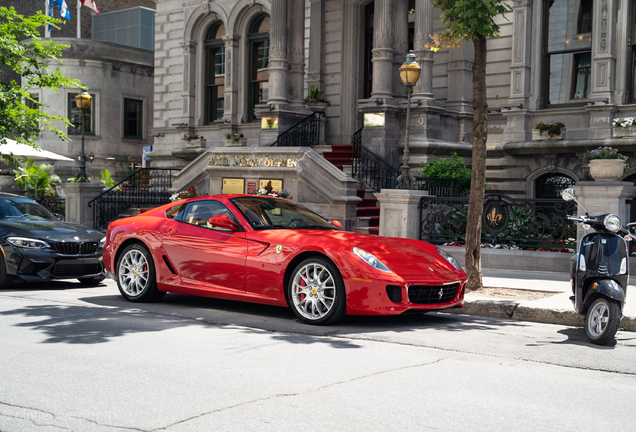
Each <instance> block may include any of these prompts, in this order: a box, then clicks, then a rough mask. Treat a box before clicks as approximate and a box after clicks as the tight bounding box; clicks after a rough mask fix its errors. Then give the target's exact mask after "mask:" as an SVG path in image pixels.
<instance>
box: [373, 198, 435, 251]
mask: <svg viewBox="0 0 636 432" xmlns="http://www.w3.org/2000/svg"><path fill="white" fill-rule="evenodd" d="M375 196H376V198H377V199H378V201H380V235H381V236H384V237H399V238H408V239H416V240H417V239H419V238H420V199H421V198H422V197H423V196H428V193H427V192H426V191H417V190H405V189H382V190H381V191H380V193H376V194H375Z"/></svg>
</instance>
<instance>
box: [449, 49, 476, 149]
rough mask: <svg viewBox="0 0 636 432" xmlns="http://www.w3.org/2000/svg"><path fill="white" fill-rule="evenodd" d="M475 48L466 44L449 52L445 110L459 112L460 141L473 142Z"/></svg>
mask: <svg viewBox="0 0 636 432" xmlns="http://www.w3.org/2000/svg"><path fill="white" fill-rule="evenodd" d="M474 59H475V47H474V45H473V44H472V43H464V44H463V45H462V46H461V47H459V48H453V49H451V50H449V52H448V98H447V100H446V106H445V108H447V109H449V110H452V111H455V112H457V113H458V114H459V115H458V117H459V119H458V123H457V131H458V134H457V135H458V141H460V142H472V136H473V61H474Z"/></svg>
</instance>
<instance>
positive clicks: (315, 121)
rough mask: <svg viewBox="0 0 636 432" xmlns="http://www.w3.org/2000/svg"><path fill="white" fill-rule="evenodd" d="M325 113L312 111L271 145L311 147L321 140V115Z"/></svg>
mask: <svg viewBox="0 0 636 432" xmlns="http://www.w3.org/2000/svg"><path fill="white" fill-rule="evenodd" d="M324 115H325V113H312V114H311V115H308V116H307V117H305V118H304V119H302V120H301V121H299V122H298V123H296V124H295V125H293V126H292V127H290V128H289V129H287V130H286V131H285V132H282V133H281V134H280V135H278V139H277V140H276V141H275V142H274V143H273V144H272V145H271V147H309V146H312V145H317V144H318V143H319V142H320V117H321V116H324Z"/></svg>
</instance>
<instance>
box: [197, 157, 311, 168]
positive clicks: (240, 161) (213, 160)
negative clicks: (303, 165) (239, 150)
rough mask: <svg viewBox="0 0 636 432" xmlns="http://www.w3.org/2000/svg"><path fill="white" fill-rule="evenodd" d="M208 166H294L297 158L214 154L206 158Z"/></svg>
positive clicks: (296, 164)
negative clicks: (221, 155)
mask: <svg viewBox="0 0 636 432" xmlns="http://www.w3.org/2000/svg"><path fill="white" fill-rule="evenodd" d="M208 165H209V166H228V167H267V168H296V167H298V159H285V158H272V157H269V156H265V157H264V158H246V157H245V156H231V157H219V156H214V157H210V158H209V159H208Z"/></svg>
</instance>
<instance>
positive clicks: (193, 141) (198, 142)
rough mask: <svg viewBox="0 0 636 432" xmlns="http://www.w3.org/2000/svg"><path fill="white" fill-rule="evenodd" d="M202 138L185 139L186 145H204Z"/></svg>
mask: <svg viewBox="0 0 636 432" xmlns="http://www.w3.org/2000/svg"><path fill="white" fill-rule="evenodd" d="M205 142H206V141H205V140H204V139H191V140H186V147H205Z"/></svg>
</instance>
